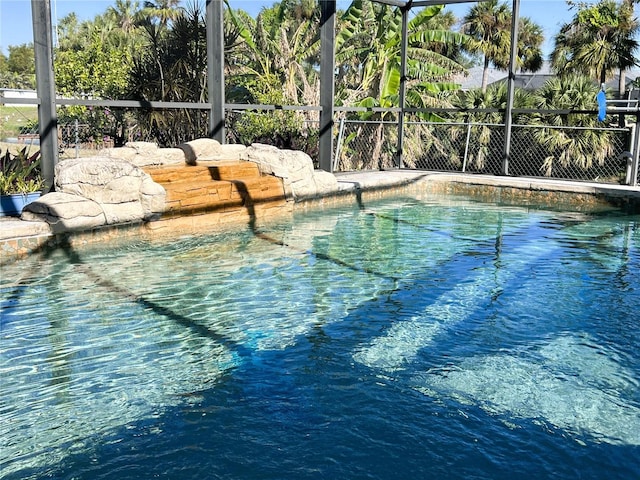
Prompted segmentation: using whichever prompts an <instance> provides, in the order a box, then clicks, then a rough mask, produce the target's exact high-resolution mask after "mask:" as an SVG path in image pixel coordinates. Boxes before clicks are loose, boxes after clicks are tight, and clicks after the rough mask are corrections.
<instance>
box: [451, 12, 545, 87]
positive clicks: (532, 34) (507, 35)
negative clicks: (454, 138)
mask: <svg viewBox="0 0 640 480" xmlns="http://www.w3.org/2000/svg"><path fill="white" fill-rule="evenodd" d="M511 22H512V12H511V9H510V8H509V7H508V6H507V4H505V3H498V0H490V1H487V2H480V3H477V4H476V5H475V6H474V7H472V8H471V9H470V10H469V13H468V14H467V15H466V16H465V17H464V19H463V20H462V31H463V32H464V33H465V34H467V35H469V36H470V37H471V38H472V40H471V41H470V42H468V43H467V44H466V45H465V49H466V50H467V51H468V52H469V53H471V54H480V55H482V59H483V71H482V91H483V92H486V90H487V83H488V79H489V66H490V65H494V66H495V67H496V68H501V69H506V68H507V67H508V66H509V58H510V48H511ZM519 32H520V33H519V35H518V58H517V59H516V61H517V67H518V68H519V69H521V70H523V71H530V72H536V71H538V70H540V68H541V67H542V50H541V45H542V42H543V40H544V37H543V35H542V28H541V27H540V26H539V25H537V24H535V23H534V22H533V21H532V20H531V19H529V18H527V17H521V18H520V19H519Z"/></svg>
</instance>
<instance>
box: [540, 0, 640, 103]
mask: <svg viewBox="0 0 640 480" xmlns="http://www.w3.org/2000/svg"><path fill="white" fill-rule="evenodd" d="M634 3H637V0H626V1H624V2H622V3H621V4H617V3H616V2H615V1H614V0H601V1H600V2H599V3H597V4H595V5H590V4H584V3H573V2H569V4H570V5H571V6H572V7H574V8H576V9H577V11H576V14H575V16H574V18H573V19H572V21H571V22H570V23H568V24H565V25H564V26H563V27H562V28H561V29H560V32H559V33H558V35H557V36H556V38H555V46H554V49H553V52H552V54H551V59H552V65H553V67H554V69H555V70H556V72H558V73H563V72H566V71H572V72H579V73H582V74H584V75H588V76H590V77H591V78H593V79H594V80H595V81H597V82H599V83H601V84H603V83H605V82H606V81H607V79H609V78H611V76H612V75H613V73H614V72H618V73H619V75H620V82H619V86H618V93H619V95H620V96H623V95H624V91H625V79H624V77H625V75H624V74H625V71H626V70H628V69H630V68H631V67H633V66H637V65H640V62H639V61H638V58H637V51H638V48H639V47H640V44H639V43H638V41H637V40H636V37H637V35H638V32H639V31H640V25H639V24H638V21H637V19H635V18H634V17H633V5H634Z"/></svg>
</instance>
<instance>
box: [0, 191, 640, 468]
mask: <svg viewBox="0 0 640 480" xmlns="http://www.w3.org/2000/svg"><path fill="white" fill-rule="evenodd" d="M639 293H640V217H638V216H626V215H623V214H618V213H615V212H613V213H609V214H606V215H605V214H591V215H590V214H583V213H562V212H554V211H550V210H544V209H534V208H520V207H504V206H498V205H495V204H489V203H480V202H476V201H473V200H472V199H469V198H463V197H437V196H429V195H426V196H423V197H419V198H418V197H406V198H396V199H392V200H383V201H378V202H370V203H365V204H364V205H360V208H355V207H349V208H343V209H333V210H327V211H316V212H307V213H304V214H296V215H295V216H294V218H293V219H292V220H287V221H285V220H282V221H281V222H279V223H274V224H272V225H269V226H267V227H260V228H258V229H256V228H254V229H251V228H249V227H248V228H247V229H246V230H240V231H235V232H225V233H218V234H214V235H188V236H183V237H180V238H176V239H174V240H172V241H162V242H160V241H148V240H142V239H138V240H135V241H131V240H128V241H122V242H120V243H117V244H115V243H114V244H110V245H109V246H104V245H103V246H101V247H100V248H94V247H86V248H72V247H70V246H69V247H61V248H59V249H57V250H53V251H46V252H43V253H42V254H41V255H34V256H31V257H30V258H28V259H25V260H23V261H20V262H17V263H16V264H12V265H9V266H4V267H3V268H2V280H1V294H0V301H1V302H2V303H1V304H2V319H1V332H0V333H1V336H0V338H1V342H0V375H1V377H0V378H1V382H0V416H1V419H0V420H1V421H0V441H1V442H2V448H1V449H0V477H1V478H6V479H17V478H21V479H22V478H34V479H35V478H59V479H138V478H180V479H182V478H229V479H238V478H251V479H254V478H261V479H281V478H296V479H304V478H313V479H316V478H332V479H334V478H348V479H359V478H373V479H394V478H398V479H400V478H402V479H407V478H435V479H440V478H442V479H445V478H446V479H462V478H465V479H469V478H471V479H500V478H505V479H506V478H508V479H512V478H525V477H526V478H583V479H584V478H593V479H596V478H597V479H601V478H608V479H613V478H620V479H623V478H624V479H626V478H638V477H639V475H640V383H639V378H640V358H639V356H638V353H637V352H638V351H640V322H639V321H638V320H639V319H640V313H639V312H640V295H639Z"/></svg>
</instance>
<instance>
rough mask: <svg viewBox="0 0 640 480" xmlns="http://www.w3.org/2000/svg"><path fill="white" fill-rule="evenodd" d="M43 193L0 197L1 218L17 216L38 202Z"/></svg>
mask: <svg viewBox="0 0 640 480" xmlns="http://www.w3.org/2000/svg"><path fill="white" fill-rule="evenodd" d="M40 195H42V193H41V192H34V193H15V194H11V195H0V217H8V216H17V215H20V214H21V213H22V209H23V208H24V207H25V205H28V204H29V203H31V202H33V201H34V200H37V199H38V198H40Z"/></svg>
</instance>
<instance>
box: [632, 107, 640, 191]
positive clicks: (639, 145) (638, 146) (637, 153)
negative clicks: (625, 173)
mask: <svg viewBox="0 0 640 480" xmlns="http://www.w3.org/2000/svg"><path fill="white" fill-rule="evenodd" d="M630 150H631V155H632V157H631V185H632V186H634V187H636V186H637V185H638V173H639V172H638V163H639V162H640V158H639V157H640V113H637V114H636V124H635V125H634V126H633V139H632V140H631V149H630Z"/></svg>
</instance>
